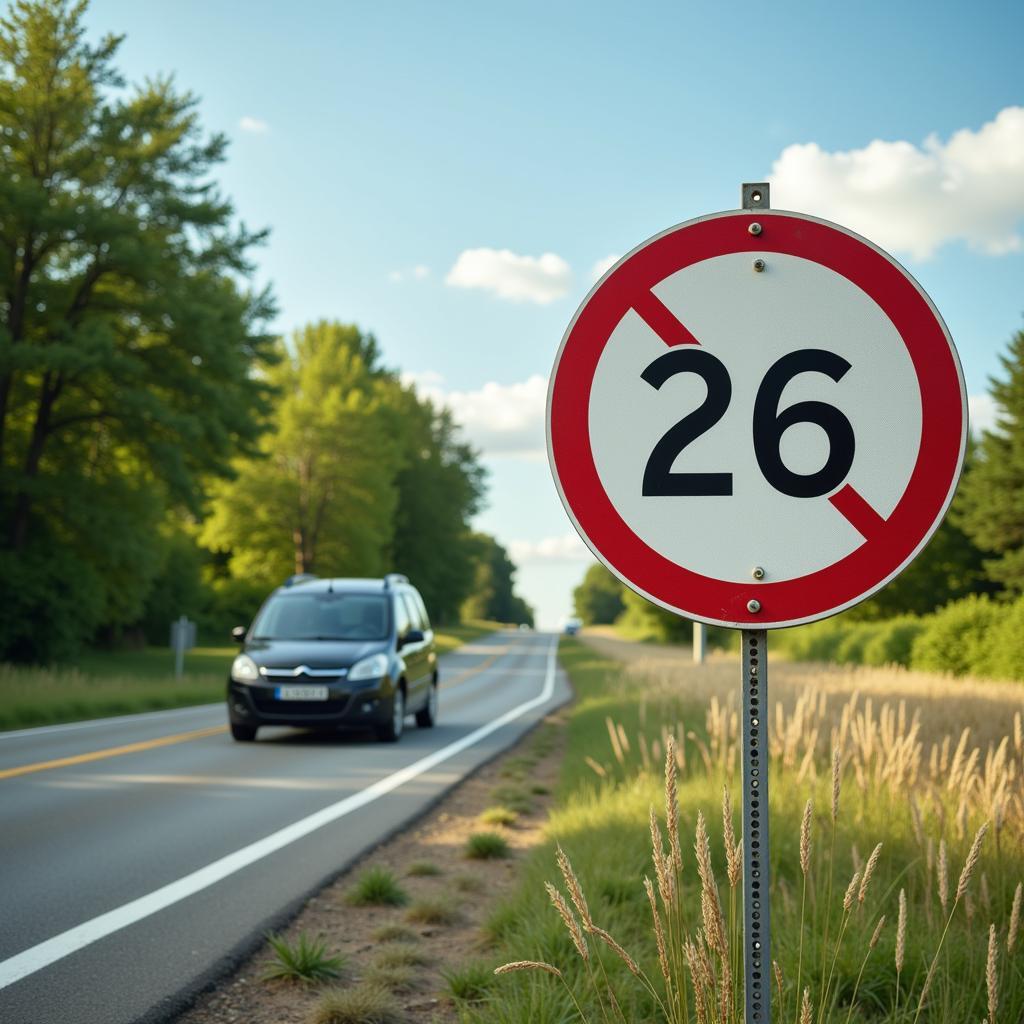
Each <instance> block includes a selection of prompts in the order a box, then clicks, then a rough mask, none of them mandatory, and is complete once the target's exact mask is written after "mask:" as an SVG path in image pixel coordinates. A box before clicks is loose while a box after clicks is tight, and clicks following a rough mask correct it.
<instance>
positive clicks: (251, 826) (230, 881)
mask: <svg viewBox="0 0 1024 1024" xmlns="http://www.w3.org/2000/svg"><path fill="white" fill-rule="evenodd" d="M556 643H557V638H556V637H553V636H550V635H543V634H538V633H495V634H493V635H492V636H490V637H487V638H485V639H482V640H478V641H475V642H474V643H472V644H470V645H467V646H466V647H463V648H460V649H459V650H457V651H454V652H452V653H451V654H448V655H445V656H444V657H443V658H442V659H441V661H440V665H441V682H442V689H441V699H440V720H439V723H438V725H437V726H436V727H435V728H434V729H417V728H416V727H415V726H414V725H413V724H412V719H411V718H410V719H409V720H408V722H407V732H406V733H405V735H404V736H403V737H402V740H401V741H400V742H399V743H398V744H381V743H377V742H376V741H375V740H374V739H372V738H370V737H369V736H367V735H361V734H354V735H340V736H338V737H329V738H323V737H316V736H313V735H311V734H308V733H302V732H298V731H295V730H291V729H265V730H261V731H260V738H259V741H258V742H257V743H255V744H238V743H234V742H233V741H232V740H231V738H230V736H229V735H228V733H227V731H226V727H225V721H226V715H225V710H224V708H223V706H221V705H213V706H206V707H197V708H187V709H182V710H178V711H167V712H158V713H154V714H149V715H133V716H128V717H125V718H119V719H107V720H104V721H102V722H83V723H78V724H76V725H69V726H54V727H50V728H44V729H34V730H25V731H23V732H19V733H3V734H0V1021H2V1022H3V1024H135V1022H150V1021H163V1020H166V1019H167V1018H168V1017H170V1016H171V1015H173V1014H174V1013H175V1012H177V1011H178V1010H179V1009H180V1008H181V1007H182V1005H183V1004H184V1003H185V1001H186V1000H187V999H188V997H189V995H190V994H192V993H194V992H195V991H196V990H197V989H199V988H201V987H203V985H204V984H205V983H207V982H208V981H209V980H210V979H211V978H212V977H215V976H216V975H217V974H219V973H221V972H222V971H224V970H225V969H226V968H227V967H228V966H229V965H230V964H231V963H232V962H233V960H234V959H236V958H237V956H238V955H239V954H240V953H241V952H242V951H244V950H246V949H247V948H250V947H251V945H252V944H253V942H254V941H256V940H257V939H258V937H259V936H261V935H262V933H263V932H264V931H265V930H266V929H267V928H268V927H269V926H271V925H272V924H273V923H274V922H275V920H280V919H281V917H282V916H283V915H285V914H286V913H287V912H288V911H289V909H290V908H292V907H294V906H296V905H297V904H298V903H299V902H301V900H302V899H303V898H304V897H305V896H306V895H307V894H308V893H310V892H311V891H313V890H315V889H317V888H318V887H319V886H320V885H321V884H322V883H324V882H325V881H326V880H327V879H329V878H330V877H332V876H333V875H335V874H337V872H338V871H339V870H341V869H342V868H343V867H345V866H346V865H347V864H348V863H350V862H351V861H352V860H354V859H355V858H357V857H358V856H359V855H360V854H361V853H362V852H364V851H365V850H367V849H368V848H370V847H372V846H373V845H375V844H376V843H378V842H379V841H380V840H382V839H384V838H385V837H387V836H388V835H390V834H392V833H393V832H395V831H396V830H398V829H401V828H402V827H403V826H404V825H405V824H406V823H407V822H409V821H410V820H411V819H413V818H415V817H416V816H418V815H419V814H420V813H421V812H422V811H423V810H424V809H425V808H426V807H428V806H429V805H430V804H431V803H433V802H434V801H435V800H436V799H437V798H438V797H439V796H440V795H441V794H442V793H443V792H444V791H445V790H446V789H448V788H449V787H451V786H452V785H454V784H455V783H456V782H458V781H459V780H460V779H461V778H463V777H464V776H465V775H466V774H468V773H469V772H471V771H472V770H473V769H474V768H476V767H477V766H478V765H480V764H482V763H483V762H485V761H487V760H488V759H490V758H491V757H493V756H494V755H495V754H496V753H497V752H499V751H500V750H502V749H504V748H505V747H507V746H509V745H511V744H512V743H513V742H514V741H515V740H516V739H517V738H518V737H519V736H520V735H522V733H523V732H525V731H526V730H527V729H528V728H529V727H530V726H531V725H533V724H534V723H535V722H536V721H537V719H538V718H540V717H542V716H543V715H544V714H545V713H546V712H547V711H549V710H550V709H551V708H552V707H555V706H557V705H558V704H560V703H562V702H564V701H565V700H566V699H567V698H568V696H569V688H568V684H567V683H566V681H565V679H564V677H563V674H562V673H561V672H560V671H557V668H556V664H555V657H554V653H555V649H556Z"/></svg>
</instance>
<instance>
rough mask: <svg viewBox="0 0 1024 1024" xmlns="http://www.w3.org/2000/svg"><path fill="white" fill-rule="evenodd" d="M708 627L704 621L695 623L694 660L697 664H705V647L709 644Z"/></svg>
mask: <svg viewBox="0 0 1024 1024" xmlns="http://www.w3.org/2000/svg"><path fill="white" fill-rule="evenodd" d="M707 631H708V627H707V626H705V625H704V623H703V622H695V623H694V624H693V661H694V664H696V665H703V664H704V647H705V645H706V644H707V637H708V632H707Z"/></svg>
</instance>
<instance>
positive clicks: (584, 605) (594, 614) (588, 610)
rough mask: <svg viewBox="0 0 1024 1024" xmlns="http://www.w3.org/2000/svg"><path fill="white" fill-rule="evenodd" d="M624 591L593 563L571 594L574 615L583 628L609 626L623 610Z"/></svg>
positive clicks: (599, 565)
mask: <svg viewBox="0 0 1024 1024" xmlns="http://www.w3.org/2000/svg"><path fill="white" fill-rule="evenodd" d="M625 589H626V588H625V587H624V586H623V584H622V583H620V582H619V580H618V579H617V578H616V577H615V576H613V575H612V574H611V573H610V572H609V571H608V570H607V569H606V568H605V567H604V566H603V565H601V564H600V563H599V562H597V563H595V564H594V565H592V566H591V567H590V568H589V569H588V570H587V571H586V574H585V575H584V577H583V582H582V583H581V584H580V585H579V586H578V587H577V588H576V589H575V590H574V591H573V592H572V600H573V607H574V609H575V612H576V615H577V616H579V618H581V619H582V620H583V624H584V625H585V626H604V625H611V623H613V622H614V621H615V620H616V619H617V618H618V617H619V616H620V615H621V614H622V612H623V611H624V610H625V605H624V604H623V601H622V594H623V591H624V590H625Z"/></svg>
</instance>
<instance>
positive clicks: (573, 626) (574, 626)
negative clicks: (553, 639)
mask: <svg viewBox="0 0 1024 1024" xmlns="http://www.w3.org/2000/svg"><path fill="white" fill-rule="evenodd" d="M582 628H583V621H582V619H566V620H565V635H566V636H575V635H576V634H577V633H578V632H579V631H580V630H581V629H582Z"/></svg>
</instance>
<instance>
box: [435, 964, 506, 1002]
mask: <svg viewBox="0 0 1024 1024" xmlns="http://www.w3.org/2000/svg"><path fill="white" fill-rule="evenodd" d="M441 976H442V977H443V978H444V980H445V983H446V984H447V985H448V992H449V994H450V995H451V997H452V998H453V999H456V1000H458V1001H459V1002H463V1003H479V1002H482V1001H483V1000H484V999H486V998H487V995H488V993H489V992H490V990H491V987H492V986H493V984H494V973H493V970H492V968H491V966H490V965H489V964H486V963H482V962H480V961H473V962H472V963H468V964H466V965H465V966H464V967H456V968H453V969H451V970H444V971H442V972H441Z"/></svg>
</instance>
